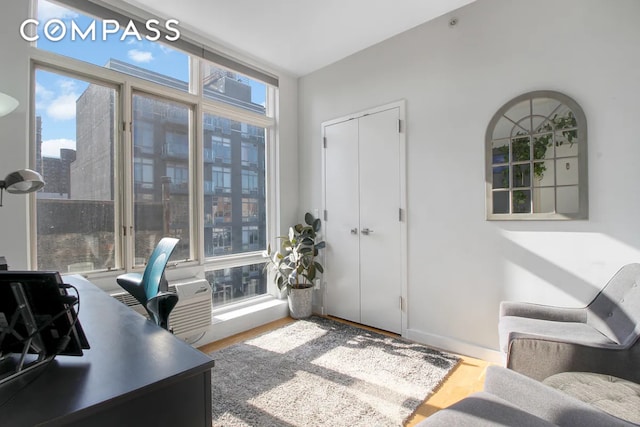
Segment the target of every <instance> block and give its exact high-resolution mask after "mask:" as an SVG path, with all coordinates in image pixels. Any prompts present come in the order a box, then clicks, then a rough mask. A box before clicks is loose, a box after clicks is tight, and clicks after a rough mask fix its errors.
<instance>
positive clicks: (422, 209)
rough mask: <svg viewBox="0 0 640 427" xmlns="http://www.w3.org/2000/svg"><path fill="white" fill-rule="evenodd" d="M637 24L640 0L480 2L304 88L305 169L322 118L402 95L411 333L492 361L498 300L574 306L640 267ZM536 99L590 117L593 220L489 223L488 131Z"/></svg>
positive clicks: (314, 77) (313, 181)
mask: <svg viewBox="0 0 640 427" xmlns="http://www.w3.org/2000/svg"><path fill="white" fill-rule="evenodd" d="M453 16H456V17H457V18H458V25H457V26H455V27H452V28H450V27H449V26H448V22H449V19H450V18H451V17H453ZM639 16H640V2H638V1H637V0H618V1H616V2H610V1H607V0H564V1H562V2H557V1H554V0H536V1H533V0H529V1H517V2H514V1H510V0H478V1H476V2H475V3H472V4H470V5H467V6H465V7H463V8H461V9H459V10H457V11H455V12H454V13H451V14H449V15H447V16H444V17H441V18H439V19H436V20H434V21H432V22H429V23H426V24H424V25H422V26H419V27H417V28H414V29H412V30H410V31H408V32H406V33H403V34H401V35H399V36H396V37H394V38H392V39H390V40H387V41H385V42H383V43H380V44H379V45H376V46H374V47H371V48H369V49H367V50H364V51H362V52H359V53H357V54H355V55H353V56H351V57H348V58H346V59H344V60H342V61H340V62H338V63H336V64H333V65H331V66H329V67H326V68H324V69H322V70H319V71H317V72H315V73H312V74H310V75H308V76H305V77H303V78H301V79H300V82H299V99H300V113H299V120H300V144H301V147H300V153H299V155H300V158H301V159H304V158H309V157H313V158H317V159H320V158H321V148H320V147H321V144H320V124H321V123H322V122H323V121H326V120H329V119H333V118H336V117H340V116H344V115H347V114H350V113H354V112H357V111H361V110H365V109H368V108H371V107H374V106H377V105H382V104H385V103H388V102H391V101H394V100H398V99H406V100H407V122H408V123H407V143H408V162H407V165H408V171H407V175H408V227H409V243H408V245H409V248H408V249H409V251H408V253H409V258H408V264H409V271H408V281H409V288H408V298H409V303H408V325H407V326H408V329H407V331H406V333H405V335H407V336H408V337H410V338H413V339H416V340H419V341H423V342H426V343H431V344H433V345H438V346H440V347H444V348H446V349H449V350H451V351H459V352H462V353H467V354H471V355H475V356H480V357H489V358H495V357H496V356H497V354H496V353H495V352H493V350H497V349H498V334H497V314H498V304H499V302H500V301H501V300H503V299H515V300H527V301H533V302H538V303H550V304H559V305H572V306H576V305H582V304H584V303H585V302H588V301H589V300H590V299H591V298H592V297H593V296H594V295H595V294H596V293H597V292H598V290H599V289H600V288H601V287H602V286H603V285H604V283H605V282H606V280H607V279H608V278H609V277H610V276H611V275H613V273H615V271H617V269H619V268H620V267H621V266H622V265H623V264H625V263H628V262H633V261H638V260H640V251H639V248H640V221H638V219H637V215H636V212H637V211H638V210H639V209H640V197H638V190H637V183H638V182H640V168H638V166H637V162H638V159H640V134H639V133H638V132H637V130H636V129H635V123H636V122H637V118H638V117H640V102H639V96H640V78H638V76H640V55H638V52H640V25H638V23H637V18H638V17H639ZM540 89H550V90H557V91H560V92H563V93H565V94H567V95H569V96H571V97H572V98H574V99H575V100H576V101H577V102H578V103H579V104H580V105H581V106H582V108H583V109H584V111H585V114H586V116H587V125H588V134H589V202H590V213H589V220H587V221H570V222H566V221H563V222H558V221H556V222H553V221H534V222H489V221H486V220H485V190H484V134H485V130H486V126H487V124H488V122H489V120H490V119H491V117H492V115H493V114H494V113H495V112H496V111H497V110H498V109H499V108H500V107H501V106H502V105H503V104H504V103H506V102H507V101H509V100H510V99H512V98H514V97H515V96H517V95H519V94H522V93H525V92H528V91H532V90H540ZM305 167H308V169H307V170H306V171H305V172H304V173H301V175H300V180H301V181H300V182H301V184H300V199H301V205H300V210H301V211H304V210H307V209H313V208H318V207H321V206H322V194H321V188H322V183H321V180H322V173H321V168H320V162H319V161H318V162H309V163H307V162H305ZM383 172H384V168H381V173H383ZM380 256H381V257H382V256H384V254H380Z"/></svg>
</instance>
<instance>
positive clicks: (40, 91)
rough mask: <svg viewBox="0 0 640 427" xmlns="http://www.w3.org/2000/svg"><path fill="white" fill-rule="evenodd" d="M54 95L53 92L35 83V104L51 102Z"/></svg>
mask: <svg viewBox="0 0 640 427" xmlns="http://www.w3.org/2000/svg"><path fill="white" fill-rule="evenodd" d="M54 95H55V93H53V91H51V90H49V89H47V88H46V87H44V86H43V85H42V84H40V83H37V82H36V102H37V103H38V104H40V103H42V102H47V101H49V100H51V99H52V98H53V97H54Z"/></svg>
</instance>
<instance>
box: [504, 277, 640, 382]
mask: <svg viewBox="0 0 640 427" xmlns="http://www.w3.org/2000/svg"><path fill="white" fill-rule="evenodd" d="M639 284H640V264H628V265H625V266H624V267H622V269H620V270H619V271H618V272H617V273H616V274H615V275H614V276H613V277H612V278H611V280H610V281H609V282H608V283H607V285H606V286H605V287H604V288H603V289H602V291H601V292H600V293H599V294H598V295H597V296H596V297H595V298H594V300H593V301H591V303H589V305H588V306H587V307H584V308H562V307H552V306H545V305H538V304H531V303H522V302H513V301H503V302H502V303H501V304H500V321H499V334H500V347H501V350H502V351H503V352H504V353H505V354H506V356H507V361H506V366H507V368H510V369H513V370H515V371H517V372H520V373H522V374H524V375H527V376H529V377H531V378H534V379H536V380H539V381H542V380H544V379H545V378H548V377H550V376H551V375H554V374H557V373H559V372H568V371H583V372H594V373H600V374H608V375H613V376H616V377H619V378H624V379H627V380H630V381H633V382H636V383H640V340H638V337H640V286H639Z"/></svg>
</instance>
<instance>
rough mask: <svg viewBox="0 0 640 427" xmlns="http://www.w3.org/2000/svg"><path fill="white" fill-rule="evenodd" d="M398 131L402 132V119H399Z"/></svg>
mask: <svg viewBox="0 0 640 427" xmlns="http://www.w3.org/2000/svg"><path fill="white" fill-rule="evenodd" d="M398 133H402V120H400V119H398Z"/></svg>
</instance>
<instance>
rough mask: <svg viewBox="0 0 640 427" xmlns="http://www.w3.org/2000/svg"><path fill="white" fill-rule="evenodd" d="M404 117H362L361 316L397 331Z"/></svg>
mask: <svg viewBox="0 0 640 427" xmlns="http://www.w3.org/2000/svg"><path fill="white" fill-rule="evenodd" d="M399 119H400V110H399V108H393V109H390V110H386V111H382V112H379V113H375V114H370V115H366V116H364V117H361V118H360V119H359V146H360V150H359V160H360V162H359V164H360V174H359V175H360V178H359V180H360V307H361V318H360V321H361V323H363V324H365V325H370V326H373V327H376V328H380V329H384V330H386V331H391V332H395V333H401V332H402V310H401V298H400V297H401V295H402V275H401V268H402V265H401V223H400V220H399V215H400V211H399V210H400V206H401V200H400V132H399V129H398V123H399ZM367 230H369V231H368V232H367Z"/></svg>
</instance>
